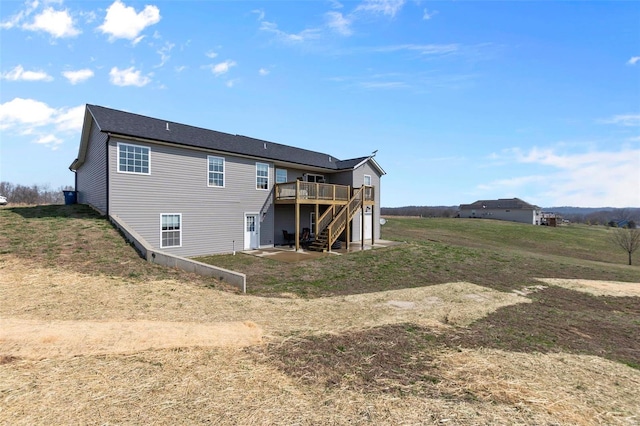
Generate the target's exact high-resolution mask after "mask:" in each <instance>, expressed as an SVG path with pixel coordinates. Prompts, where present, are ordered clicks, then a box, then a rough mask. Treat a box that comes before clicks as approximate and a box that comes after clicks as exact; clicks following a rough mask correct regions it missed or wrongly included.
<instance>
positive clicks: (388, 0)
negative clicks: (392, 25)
mask: <svg viewBox="0 0 640 426" xmlns="http://www.w3.org/2000/svg"><path fill="white" fill-rule="evenodd" d="M402 6H404V0H365V1H364V2H362V4H360V5H359V6H358V7H357V8H356V12H359V11H364V12H370V13H375V14H383V15H387V16H391V17H394V16H396V13H398V11H399V10H400V9H402Z"/></svg>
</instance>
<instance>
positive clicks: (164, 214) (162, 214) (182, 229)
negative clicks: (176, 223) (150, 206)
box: [160, 213, 184, 248]
mask: <svg viewBox="0 0 640 426" xmlns="http://www.w3.org/2000/svg"><path fill="white" fill-rule="evenodd" d="M162 216H178V217H179V218H180V244H179V245H177V246H163V245H162V232H163V231H162ZM183 231H184V227H183V226H182V213H160V248H179V247H182V232H183Z"/></svg>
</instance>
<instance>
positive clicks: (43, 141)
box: [34, 135, 62, 151]
mask: <svg viewBox="0 0 640 426" xmlns="http://www.w3.org/2000/svg"><path fill="white" fill-rule="evenodd" d="M34 142H35V143H37V144H40V145H44V146H46V147H48V148H51V150H53V151H55V150H57V149H58V148H59V145H60V144H62V139H60V138H58V137H57V136H56V135H42V136H40V137H38V138H37V139H36V140H35V141H34Z"/></svg>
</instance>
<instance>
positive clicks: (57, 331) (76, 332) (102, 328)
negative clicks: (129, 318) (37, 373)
mask: <svg viewBox="0 0 640 426" xmlns="http://www.w3.org/2000/svg"><path fill="white" fill-rule="evenodd" d="M261 341H262V330H261V329H260V328H258V327H257V326H256V325H255V324H254V323H252V322H244V323H240V322H226V323H218V324H198V323H176V322H160V321H135V322H122V321H108V322H96V321H35V320H20V319H1V318H0V353H1V354H3V355H4V356H5V357H16V358H31V359H41V358H51V357H71V356H78V355H96V354H116V353H133V352H139V351H144V350H148V349H164V348H179V347H181V348H184V347H192V346H200V347H224V346H231V347H234V346H235V347H243V346H249V345H256V344H259V343H260V342H261Z"/></svg>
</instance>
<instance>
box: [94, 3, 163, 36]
mask: <svg viewBox="0 0 640 426" xmlns="http://www.w3.org/2000/svg"><path fill="white" fill-rule="evenodd" d="M160 18H161V16H160V9H158V8H157V7H156V6H151V5H146V6H145V7H144V9H143V10H142V11H141V12H139V13H136V10H135V9H134V8H133V7H131V6H125V4H124V3H122V2H121V1H120V0H116V1H115V2H113V4H111V6H109V8H108V9H107V16H106V17H105V19H104V22H103V24H102V25H100V26H99V27H98V29H99V30H100V31H102V32H103V33H104V34H108V35H109V40H110V41H113V40H115V39H118V38H124V39H127V40H132V41H133V43H134V44H136V43H138V42H139V41H140V40H142V38H143V37H144V36H141V35H140V33H141V32H142V31H144V29H145V28H146V27H148V26H150V25H154V24H157V23H158V22H160Z"/></svg>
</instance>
